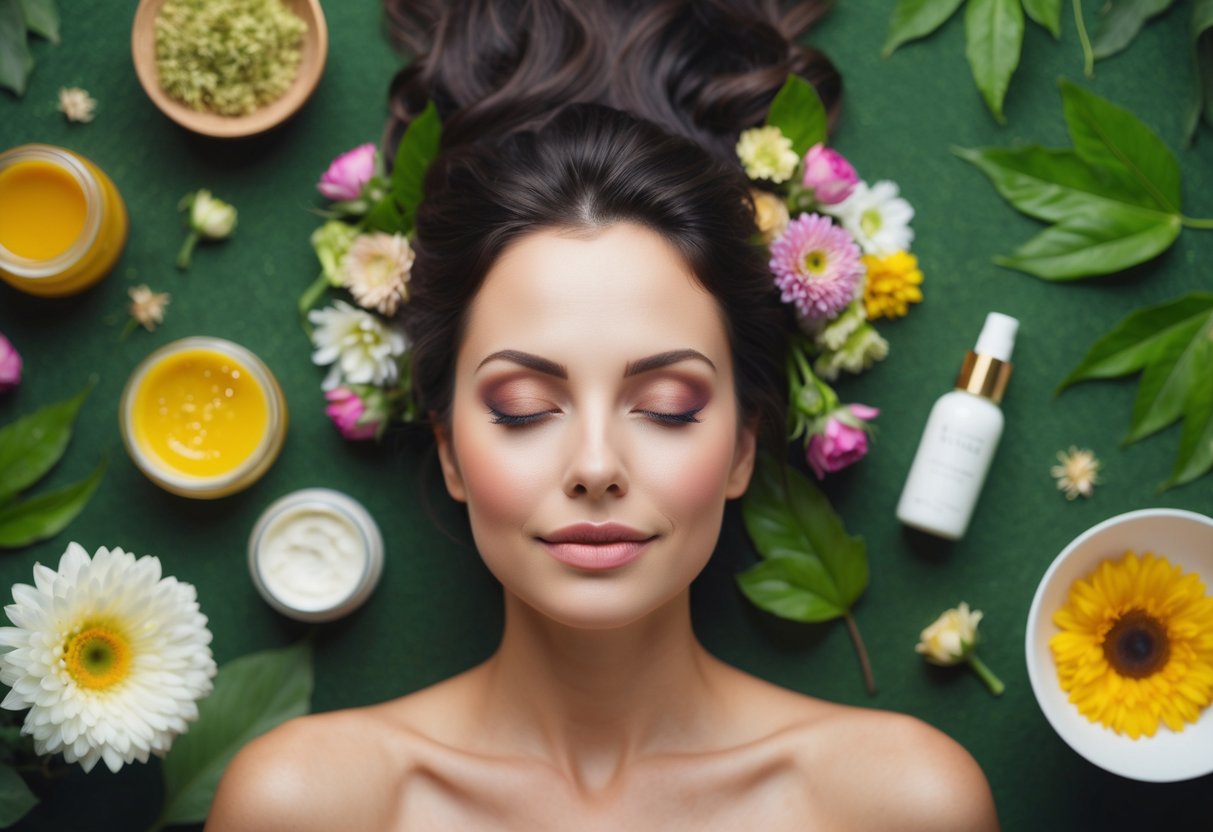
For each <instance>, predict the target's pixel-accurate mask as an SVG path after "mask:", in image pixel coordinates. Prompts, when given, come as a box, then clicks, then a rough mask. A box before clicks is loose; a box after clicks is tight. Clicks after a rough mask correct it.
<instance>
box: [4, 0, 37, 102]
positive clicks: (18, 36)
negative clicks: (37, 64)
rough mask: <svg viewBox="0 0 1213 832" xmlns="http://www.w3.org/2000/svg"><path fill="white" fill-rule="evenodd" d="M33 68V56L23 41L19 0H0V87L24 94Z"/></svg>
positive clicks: (23, 27) (22, 21)
mask: <svg viewBox="0 0 1213 832" xmlns="http://www.w3.org/2000/svg"><path fill="white" fill-rule="evenodd" d="M33 69H34V56H33V55H31V54H30V51H29V45H28V44H27V43H26V42H25V14H24V13H23V12H22V11H21V0H0V87H5V88H6V89H9V90H12V91H13V92H14V93H16V94H17V96H22V95H25V85H26V83H27V82H28V81H29V75H30V73H31V72H33Z"/></svg>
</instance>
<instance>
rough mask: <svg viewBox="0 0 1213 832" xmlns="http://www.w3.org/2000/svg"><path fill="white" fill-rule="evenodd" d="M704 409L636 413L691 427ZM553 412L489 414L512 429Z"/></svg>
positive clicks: (674, 424) (493, 410)
mask: <svg viewBox="0 0 1213 832" xmlns="http://www.w3.org/2000/svg"><path fill="white" fill-rule="evenodd" d="M702 409H703V408H702V407H696V408H694V409H693V410H687V411H685V412H683V413H659V412H657V411H656V410H638V411H636V412H637V413H640V414H642V415H644V416H647V417H648V418H650V419H652V420H653V421H655V422H657V423H659V424H663V425H670V426H672V427H679V426H682V425H690V424H694V423H696V422H699V421H700V420H699V411H700V410H702ZM551 412H552V411H550V410H544V411H542V412H540V413H523V414H519V415H515V414H513V413H502V412H501V411H499V410H497V409H495V408H493V407H490V408H489V413H491V414H492V416H493V419H492V422H493V424H494V425H505V426H506V427H512V428H516V427H524V426H526V425H532V424H534V423H536V422H538V421H539V420H540V419H542V418H543V417H544V416H548V415H550V414H551Z"/></svg>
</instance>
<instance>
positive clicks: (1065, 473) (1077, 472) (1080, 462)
mask: <svg viewBox="0 0 1213 832" xmlns="http://www.w3.org/2000/svg"><path fill="white" fill-rule="evenodd" d="M1057 459H1058V461H1059V462H1060V463H1061V464H1060V465H1054V466H1053V467H1052V468H1050V469H1049V473H1050V474H1052V475H1053V476H1054V477H1055V478H1056V479H1057V490H1058V491H1064V492H1066V499H1067V500H1073V499H1075V498H1077V497H1078V496H1079V495H1081V496H1083V497H1090V496H1091V494H1092V492H1094V491H1095V486H1097V485H1099V465H1100V463H1099V460H1098V459H1097V458H1096V457H1095V452H1094V451H1089V450H1086V449H1083V450H1081V451H1080V450H1079V449H1078V448H1076V447H1075V446H1073V445H1071V446H1070V450H1069V451H1058V452H1057Z"/></svg>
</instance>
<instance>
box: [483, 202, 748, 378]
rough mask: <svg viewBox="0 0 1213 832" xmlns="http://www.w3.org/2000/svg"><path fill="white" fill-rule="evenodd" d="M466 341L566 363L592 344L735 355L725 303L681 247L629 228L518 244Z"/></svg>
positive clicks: (549, 235) (486, 349)
mask: <svg viewBox="0 0 1213 832" xmlns="http://www.w3.org/2000/svg"><path fill="white" fill-rule="evenodd" d="M465 333H466V334H465V338H464V344H463V347H464V348H465V349H464V350H462V351H463V352H468V353H479V354H488V353H490V352H493V351H495V350H498V349H523V350H529V351H534V352H537V353H540V354H544V355H547V356H549V357H551V358H553V359H555V360H558V361H564V359H565V356H562V353H563V352H564V351H565V350H567V349H570V348H571V347H572V346H573V345H576V344H586V343H592V344H594V345H595V347H596V349H597V350H598V351H599V353H600V354H601V353H613V352H619V353H620V354H627V355H628V356H630V357H635V355H639V354H648V353H651V352H659V351H662V350H666V349H681V348H687V347H691V348H694V349H699V350H700V351H703V352H705V353H709V352H710V356H709V357H711V358H712V359H713V361H716V360H717V359H720V360H721V361H726V362H727V357H728V349H729V347H728V337H727V333H726V328H725V324H724V320H723V317H722V314H721V312H720V308H719V305H718V304H717V302H716V299H715V298H714V297H712V295H711V294H710V293H709V292H708V291H707V290H706V289H704V288H703V286H702V285H701V284H700V283H699V281H698V280H697V279H696V278H695V276H694V275H693V274H692V273H691V270H690V268H689V266H688V265H687V263H686V262H685V261H684V260H683V258H682V256H681V255H680V254H679V253H678V251H677V250H676V249H675V248H674V247H673V246H672V245H670V244H669V243H667V242H666V241H665V240H664V239H663V238H662V237H661V236H660V235H658V234H657V233H655V232H653V231H650V230H648V229H646V228H644V227H641V226H638V225H633V224H630V223H618V224H615V225H612V226H608V227H607V228H605V229H603V230H601V231H599V232H597V233H596V234H594V235H593V236H590V237H587V236H577V235H573V234H571V233H569V232H562V231H557V230H543V231H537V232H535V233H533V234H529V235H527V236H526V237H524V238H522V239H520V240H518V241H517V242H515V243H514V244H513V245H511V246H510V247H509V248H508V249H507V250H506V251H505V252H504V253H503V254H502V255H501V256H500V257H499V258H498V260H497V262H496V263H495V264H494V265H493V267H492V268H491V269H490V270H489V273H488V275H487V276H486V277H485V280H484V283H483V284H482V286H481V288H480V291H479V292H478V293H477V295H476V297H475V298H474V300H473V302H472V306H471V309H470V310H469V314H468V321H467V328H466V330H465ZM717 366H722V365H721V364H717Z"/></svg>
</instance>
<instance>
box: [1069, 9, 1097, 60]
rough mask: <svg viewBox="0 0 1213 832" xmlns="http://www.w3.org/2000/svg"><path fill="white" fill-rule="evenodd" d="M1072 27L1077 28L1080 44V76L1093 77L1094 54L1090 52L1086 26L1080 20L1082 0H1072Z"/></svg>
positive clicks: (1089, 40)
mask: <svg viewBox="0 0 1213 832" xmlns="http://www.w3.org/2000/svg"><path fill="white" fill-rule="evenodd" d="M1074 25H1075V26H1076V27H1077V28H1078V42H1079V43H1081V44H1082V74H1083V75H1085V76H1087V77H1088V78H1094V77H1095V53H1094V52H1092V51H1091V39H1090V38H1089V37H1088V36H1087V24H1086V23H1084V22H1083V19H1082V0H1074Z"/></svg>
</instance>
